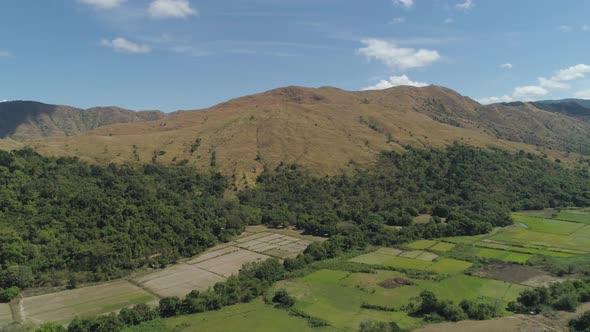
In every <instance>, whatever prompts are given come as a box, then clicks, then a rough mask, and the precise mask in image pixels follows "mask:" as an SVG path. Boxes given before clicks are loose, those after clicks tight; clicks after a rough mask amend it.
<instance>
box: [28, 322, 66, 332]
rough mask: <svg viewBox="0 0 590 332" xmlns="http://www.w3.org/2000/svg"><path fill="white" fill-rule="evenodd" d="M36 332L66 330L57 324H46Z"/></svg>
mask: <svg viewBox="0 0 590 332" xmlns="http://www.w3.org/2000/svg"><path fill="white" fill-rule="evenodd" d="M35 332H66V328H65V327H63V326H62V325H59V324H56V323H45V324H42V325H41V326H39V327H38V328H37V329H35Z"/></svg>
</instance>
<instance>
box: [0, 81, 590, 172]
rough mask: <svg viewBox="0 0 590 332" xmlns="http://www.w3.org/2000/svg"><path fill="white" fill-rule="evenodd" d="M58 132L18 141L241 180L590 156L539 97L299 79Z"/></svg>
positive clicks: (583, 138) (579, 127) (587, 135)
mask: <svg viewBox="0 0 590 332" xmlns="http://www.w3.org/2000/svg"><path fill="white" fill-rule="evenodd" d="M133 114H136V113H133ZM134 116H135V115H134ZM158 116H161V114H160V115H158ZM80 121H82V120H80ZM54 122H55V121H54ZM98 122H100V121H96V122H95V124H94V126H98ZM121 122H123V121H121ZM64 127H65V126H59V128H64ZM79 127H83V126H79ZM89 127H91V126H87V127H83V128H89ZM33 128H35V129H36V128H43V127H42V126H34V127H33ZM76 128H78V127H76ZM39 130H40V129H39ZM61 130H62V131H63V129H61ZM79 131H80V132H82V131H83V130H79ZM20 133H21V135H22V136H21V137H23V136H25V135H24V132H23V131H20ZM71 133H74V134H75V133H76V132H75V131H73V130H72V131H71ZM40 136H42V135H40V134H37V135H36V137H40ZM45 136H49V135H45ZM53 136H54V137H49V138H45V139H38V140H26V141H24V142H22V143H18V142H16V143H18V144H22V145H24V144H26V145H30V146H33V147H34V148H36V149H37V150H38V151H39V152H41V153H45V154H49V155H66V156H79V157H83V158H85V159H87V160H92V161H95V162H100V163H107V162H156V163H169V164H175V163H189V164H191V165H194V166H196V167H198V168H202V169H208V168H210V167H212V166H214V167H216V168H218V169H220V170H222V171H224V172H226V173H227V174H232V175H235V178H236V181H237V182H239V181H242V179H243V181H246V182H247V181H250V180H251V179H253V178H254V177H255V176H256V175H257V174H259V173H260V171H261V170H262V169H263V168H264V167H267V166H272V165H276V164H278V163H280V162H287V163H294V162H295V163H299V164H303V165H305V166H307V167H308V168H309V169H310V170H312V171H313V172H315V173H319V174H336V173H340V172H343V171H347V169H349V168H350V167H356V166H355V165H363V164H367V163H371V162H372V161H374V160H375V158H376V156H377V155H378V154H379V153H380V152H382V151H400V152H403V151H405V150H406V149H407V148H408V147H409V146H412V147H419V148H424V147H445V146H448V145H451V144H453V143H455V142H458V143H461V144H467V145H472V146H477V147H482V148H500V149H505V150H510V151H521V150H522V151H525V152H531V153H537V154H546V155H548V156H549V157H551V158H559V159H564V158H570V157H568V156H569V155H570V154H569V153H570V152H572V153H579V154H582V155H590V123H588V122H585V121H580V120H579V118H576V117H573V116H569V115H567V114H564V113H559V112H550V111H545V110H543V109H540V108H538V107H536V106H535V105H534V104H531V103H514V104H493V105H486V106H484V105H481V104H479V103H477V102H476V101H474V100H472V99H470V98H467V97H464V96H461V95H460V94H458V93H457V92H455V91H453V90H450V89H447V88H444V87H440V86H428V87H422V88H417V87H409V86H399V87H394V88H390V89H387V90H380V91H344V90H340V89H336V88H332V87H323V88H318V89H315V88H303V87H293V86H292V87H285V88H278V89H274V90H271V91H267V92H264V93H260V94H256V95H251V96H245V97H241V98H237V99H233V100H230V101H228V102H225V103H221V104H219V105H216V106H213V107H211V108H208V109H204V110H195V111H179V112H175V113H170V114H166V115H165V116H161V118H159V119H157V120H155V121H143V122H137V121H127V123H118V124H113V125H108V126H100V127H97V128H96V129H94V130H91V131H88V132H82V133H81V134H78V135H76V136H73V137H64V136H66V135H65V134H63V135H61V136H62V137H55V136H56V135H53ZM9 143H10V144H9ZM16 143H15V142H14V141H10V142H8V141H0V147H3V148H14V146H15V144H16ZM571 158H572V160H577V158H578V157H576V155H575V154H572V155H571Z"/></svg>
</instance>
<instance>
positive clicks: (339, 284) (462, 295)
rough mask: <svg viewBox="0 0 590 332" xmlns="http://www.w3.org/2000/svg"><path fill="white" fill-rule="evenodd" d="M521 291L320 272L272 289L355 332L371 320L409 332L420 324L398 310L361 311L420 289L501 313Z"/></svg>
mask: <svg viewBox="0 0 590 332" xmlns="http://www.w3.org/2000/svg"><path fill="white" fill-rule="evenodd" d="M525 288H526V287H524V286H520V285H514V284H512V283H509V282H504V281H498V280H491V279H484V278H478V277H472V276H466V275H462V274H458V275H454V276H452V277H449V278H446V279H443V280H441V281H433V280H420V279H411V278H409V277H408V276H406V275H405V274H403V273H401V272H398V271H383V270H381V271H376V272H375V273H353V272H347V271H340V270H319V271H315V272H313V273H311V274H309V275H307V276H305V277H302V278H298V279H292V280H285V281H281V282H279V283H278V284H277V285H275V286H274V289H275V290H276V289H285V290H287V291H288V292H289V294H291V295H293V296H295V297H296V299H297V302H296V304H295V306H296V308H297V309H299V310H302V311H304V312H306V313H308V314H310V315H313V316H316V317H319V318H322V319H325V320H327V321H328V322H329V323H330V325H331V326H334V327H335V328H338V329H341V330H346V331H355V330H356V329H358V325H359V324H360V322H361V321H363V320H366V319H374V320H379V321H385V322H387V321H395V322H396V323H398V324H399V325H400V326H401V327H402V328H406V329H412V328H416V327H418V326H420V325H423V324H424V322H423V321H422V320H421V319H419V318H415V317H410V316H408V313H407V312H405V311H403V310H400V311H379V310H370V309H364V308H362V305H363V304H370V305H379V306H385V307H390V308H396V309H399V308H401V307H402V306H404V305H407V304H408V303H410V302H412V301H413V300H412V299H413V298H415V297H416V296H418V295H419V294H420V292H421V291H423V290H426V289H428V290H431V291H433V292H434V293H435V294H436V295H437V296H438V297H439V298H441V299H447V300H453V301H455V302H460V301H461V300H464V299H469V300H477V301H484V302H488V303H492V304H495V305H496V306H497V308H498V310H500V313H501V314H508V313H507V312H505V311H504V310H503V308H504V307H505V306H506V304H507V302H509V301H512V300H514V299H515V298H516V297H517V296H518V294H519V293H520V291H522V290H524V289H525Z"/></svg>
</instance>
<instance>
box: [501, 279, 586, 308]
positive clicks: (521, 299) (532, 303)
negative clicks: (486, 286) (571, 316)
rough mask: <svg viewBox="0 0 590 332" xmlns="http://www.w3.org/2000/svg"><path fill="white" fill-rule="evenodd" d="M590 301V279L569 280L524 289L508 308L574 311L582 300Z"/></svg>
mask: <svg viewBox="0 0 590 332" xmlns="http://www.w3.org/2000/svg"><path fill="white" fill-rule="evenodd" d="M588 301H590V279H582V280H573V281H572V280H568V281H564V282H562V283H553V284H551V285H550V286H548V287H537V288H534V289H527V290H524V291H523V292H522V293H521V294H520V295H519V296H518V299H517V300H516V301H515V302H510V303H509V304H508V310H510V311H514V312H520V313H539V312H543V311H547V310H549V309H555V310H567V311H574V310H575V309H576V307H577V306H578V304H580V302H588Z"/></svg>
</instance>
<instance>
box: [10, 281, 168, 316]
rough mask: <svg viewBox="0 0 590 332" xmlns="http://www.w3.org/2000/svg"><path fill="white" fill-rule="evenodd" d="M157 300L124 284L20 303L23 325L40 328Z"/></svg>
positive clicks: (108, 285) (37, 298)
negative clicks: (48, 323) (38, 325)
mask: <svg viewBox="0 0 590 332" xmlns="http://www.w3.org/2000/svg"><path fill="white" fill-rule="evenodd" d="M157 299H158V298H157V297H156V296H154V295H152V294H150V293H148V292H147V291H145V290H143V289H141V288H139V287H137V286H135V285H133V284H131V283H130V282H128V281H125V280H119V281H113V282H109V283H105V284H101V285H98V286H90V287H84V288H79V289H74V290H68V291H63V292H59V293H52V294H45V295H39V296H33V297H27V298H24V299H22V300H21V302H20V307H21V314H22V315H23V317H22V318H23V320H24V321H31V322H33V323H35V324H41V323H44V322H49V321H53V322H54V321H58V322H67V321H70V320H72V319H73V318H74V317H76V316H92V315H99V314H104V313H108V312H112V311H117V310H119V309H121V308H124V307H127V306H132V305H134V304H137V303H146V302H152V301H156V300H157Z"/></svg>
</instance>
